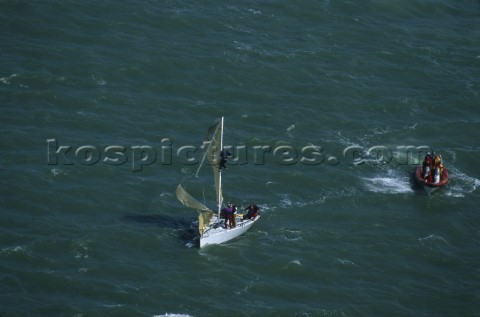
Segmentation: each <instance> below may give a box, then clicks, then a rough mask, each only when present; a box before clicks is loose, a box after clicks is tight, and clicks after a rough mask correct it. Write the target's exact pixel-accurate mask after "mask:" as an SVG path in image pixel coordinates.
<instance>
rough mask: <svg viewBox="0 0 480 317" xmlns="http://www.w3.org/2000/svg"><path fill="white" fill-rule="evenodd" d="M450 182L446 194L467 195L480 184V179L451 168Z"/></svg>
mask: <svg viewBox="0 0 480 317" xmlns="http://www.w3.org/2000/svg"><path fill="white" fill-rule="evenodd" d="M449 171H450V173H449V176H450V182H449V183H448V185H447V187H446V195H447V196H452V197H465V194H469V193H472V192H474V191H475V190H476V189H477V188H478V187H479V186H480V180H479V179H478V178H475V177H471V176H468V175H467V174H465V173H463V172H461V171H459V170H457V169H455V168H450V169H449Z"/></svg>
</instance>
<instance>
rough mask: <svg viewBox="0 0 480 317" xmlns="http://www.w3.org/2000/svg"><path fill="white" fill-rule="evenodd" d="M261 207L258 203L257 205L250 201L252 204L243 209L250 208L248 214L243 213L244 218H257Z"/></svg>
mask: <svg viewBox="0 0 480 317" xmlns="http://www.w3.org/2000/svg"><path fill="white" fill-rule="evenodd" d="M259 209H260V208H258V206H257V205H255V203H253V202H252V203H250V206H248V207H247V208H245V209H243V210H248V212H247V214H246V215H243V220H245V219H252V218H253V219H255V217H256V216H257V213H258V210H259Z"/></svg>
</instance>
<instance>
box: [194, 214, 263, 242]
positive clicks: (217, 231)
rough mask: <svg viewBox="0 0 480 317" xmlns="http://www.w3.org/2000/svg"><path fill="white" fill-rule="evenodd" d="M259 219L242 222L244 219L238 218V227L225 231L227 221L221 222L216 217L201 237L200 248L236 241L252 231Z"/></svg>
mask: <svg viewBox="0 0 480 317" xmlns="http://www.w3.org/2000/svg"><path fill="white" fill-rule="evenodd" d="M258 218H260V216H257V217H256V218H255V220H250V219H246V220H242V218H237V225H236V227H235V228H232V229H230V228H228V229H225V227H224V223H225V220H224V219H220V221H218V220H217V217H214V219H212V220H213V222H212V224H211V225H210V226H209V227H208V229H207V230H206V231H205V232H204V233H203V235H202V236H201V237H200V248H203V247H205V246H207V245H209V244H220V243H224V242H227V241H230V240H232V239H235V238H236V237H238V236H240V235H241V234H242V233H244V232H245V231H247V230H248V229H250V227H251V226H252V225H253V223H254V222H256V221H257V220H258Z"/></svg>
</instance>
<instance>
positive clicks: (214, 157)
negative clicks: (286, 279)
mask: <svg viewBox="0 0 480 317" xmlns="http://www.w3.org/2000/svg"><path fill="white" fill-rule="evenodd" d="M222 143H223V117H222V118H220V119H218V120H217V121H215V123H214V124H213V125H212V126H211V127H210V128H209V129H208V132H207V136H206V138H205V141H204V143H203V149H204V154H203V157H202V161H201V162H200V165H199V166H198V169H197V171H196V173H195V177H198V173H199V172H200V169H201V168H202V166H203V165H204V163H205V159H207V160H208V162H209V164H210V165H211V167H212V169H213V179H214V183H215V192H216V194H217V195H216V196H217V207H218V216H219V217H220V208H221V205H222V202H223V197H222V179H221V177H222V175H221V173H220V152H221V150H222ZM175 193H176V195H177V198H178V200H179V201H180V202H181V203H182V204H183V205H184V206H186V207H189V208H192V209H196V210H197V211H199V212H200V213H199V215H198V232H199V233H200V236H203V233H204V232H205V230H206V228H207V227H208V226H209V225H210V221H211V219H212V217H213V215H214V213H213V211H211V210H210V209H209V208H208V207H206V206H205V205H204V204H202V203H201V202H199V201H198V200H197V199H195V198H193V196H192V195H190V194H189V193H187V192H186V191H185V189H184V188H183V187H182V185H181V184H179V185H178V186H177V189H176V190H175Z"/></svg>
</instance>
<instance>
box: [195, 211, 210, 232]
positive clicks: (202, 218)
mask: <svg viewBox="0 0 480 317" xmlns="http://www.w3.org/2000/svg"><path fill="white" fill-rule="evenodd" d="M212 217H213V211H210V210H208V211H202V212H201V213H200V214H198V233H199V234H200V236H203V233H204V232H205V229H206V227H208V225H209V224H210V220H211V219H212Z"/></svg>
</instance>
